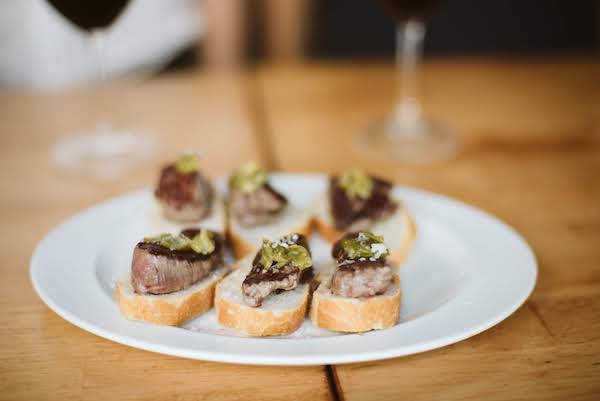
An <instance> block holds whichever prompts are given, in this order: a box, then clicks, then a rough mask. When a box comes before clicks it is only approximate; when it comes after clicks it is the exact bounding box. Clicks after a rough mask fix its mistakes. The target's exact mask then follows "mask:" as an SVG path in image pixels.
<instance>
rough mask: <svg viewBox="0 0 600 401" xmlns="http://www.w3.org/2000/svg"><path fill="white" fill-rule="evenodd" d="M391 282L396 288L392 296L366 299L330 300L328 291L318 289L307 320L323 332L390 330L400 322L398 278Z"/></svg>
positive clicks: (326, 288)
mask: <svg viewBox="0 0 600 401" xmlns="http://www.w3.org/2000/svg"><path fill="white" fill-rule="evenodd" d="M392 281H393V283H395V285H396V288H395V290H394V291H393V292H392V293H391V294H384V295H379V296H375V297H372V298H368V299H356V298H343V297H334V296H329V293H330V290H329V288H328V287H323V288H321V287H320V288H319V289H317V291H315V293H314V294H313V300H312V304H311V308H310V319H311V320H312V321H313V323H314V324H315V325H316V326H317V327H320V328H322V329H326V330H331V331H340V332H349V333H359V332H364V331H369V330H376V329H387V328H389V327H392V326H394V325H395V324H396V323H397V322H398V320H399V318H400V297H401V292H400V287H399V285H398V283H399V278H398V276H397V275H395V276H394V277H393V279H392ZM327 285H328V284H327V283H322V284H321V286H327Z"/></svg>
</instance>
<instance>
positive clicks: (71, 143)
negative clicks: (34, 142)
mask: <svg viewBox="0 0 600 401" xmlns="http://www.w3.org/2000/svg"><path fill="white" fill-rule="evenodd" d="M48 2H49V3H50V4H51V5H52V6H53V7H54V8H55V9H56V10H57V11H58V12H60V13H61V14H62V15H63V16H64V17H65V18H66V19H67V20H69V21H70V22H71V23H73V24H75V25H76V26H77V27H79V28H80V29H82V30H83V31H85V32H87V33H89V40H90V44H91V45H92V46H93V48H94V53H95V55H96V58H97V65H98V79H99V81H100V82H102V83H104V82H106V80H107V68H106V67H107V66H106V30H107V28H108V27H109V26H110V25H111V24H112V23H113V22H114V21H115V19H116V18H117V17H118V16H119V14H120V13H121V12H122V11H123V9H124V8H125V6H126V5H127V3H128V0H102V1H100V0H93V1H81V0H48ZM154 148H155V146H154V143H153V142H152V141H151V138H149V137H147V136H142V135H140V134H136V133H134V132H131V131H129V130H126V129H117V128H115V127H114V126H113V125H112V124H110V123H107V122H99V123H97V124H96V126H95V127H93V128H90V129H89V130H85V131H83V132H76V133H71V134H69V135H67V136H66V137H64V138H63V139H61V140H59V141H58V142H57V143H56V144H55V146H54V148H53V149H52V155H51V156H52V159H53V161H54V163H55V164H56V165H57V166H58V167H59V168H60V169H61V170H63V171H66V172H70V173H77V174H87V175H91V176H93V177H95V178H98V179H114V178H116V177H118V176H119V175H120V173H121V171H122V170H123V169H124V168H125V167H126V166H128V165H131V164H132V163H135V162H137V161H140V160H143V159H146V158H148V157H149V156H150V155H151V154H152V153H153V151H154Z"/></svg>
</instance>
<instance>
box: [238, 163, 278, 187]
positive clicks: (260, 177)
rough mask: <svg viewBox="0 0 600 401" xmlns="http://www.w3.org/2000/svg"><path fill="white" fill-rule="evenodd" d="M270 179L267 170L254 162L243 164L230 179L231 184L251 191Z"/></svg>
mask: <svg viewBox="0 0 600 401" xmlns="http://www.w3.org/2000/svg"><path fill="white" fill-rule="evenodd" d="M268 179H269V173H268V172H267V170H265V169H263V168H261V167H260V166H259V165H257V164H256V163H254V162H249V163H246V164H243V165H242V166H241V167H240V168H239V169H238V170H237V171H236V172H235V173H234V174H233V175H232V176H231V178H230V179H229V186H230V187H231V188H232V189H236V190H238V191H242V192H246V193H250V192H254V191H256V190H257V189H258V188H260V187H261V186H263V185H264V184H265V183H266V182H267V180H268Z"/></svg>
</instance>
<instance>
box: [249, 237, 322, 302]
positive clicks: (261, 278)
mask: <svg viewBox="0 0 600 401" xmlns="http://www.w3.org/2000/svg"><path fill="white" fill-rule="evenodd" d="M281 241H283V242H285V243H287V244H288V245H300V246H303V247H304V248H306V250H307V251H308V252H309V253H310V249H309V247H308V243H307V241H306V237H305V236H304V235H301V234H292V235H290V236H287V237H284V238H282V240H281ZM261 257H262V250H260V251H259V252H258V253H257V254H256V256H255V257H254V260H253V262H252V269H251V270H250V273H248V275H247V276H246V278H245V279H244V282H243V283H242V294H243V296H244V302H245V303H246V304H247V305H248V306H252V307H259V306H261V305H262V302H263V301H264V300H265V298H267V297H268V296H269V295H270V294H272V293H273V292H278V291H288V290H293V289H294V288H296V287H297V286H298V284H305V283H309V282H310V281H311V280H312V279H313V268H312V266H311V267H309V268H306V269H302V270H300V269H299V268H298V267H295V266H290V265H288V266H283V267H281V268H275V267H273V266H269V267H265V266H263V265H262V264H261V263H260V260H261Z"/></svg>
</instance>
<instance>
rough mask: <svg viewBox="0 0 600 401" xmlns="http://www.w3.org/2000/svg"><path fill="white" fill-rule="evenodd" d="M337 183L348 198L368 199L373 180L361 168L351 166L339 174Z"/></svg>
mask: <svg viewBox="0 0 600 401" xmlns="http://www.w3.org/2000/svg"><path fill="white" fill-rule="evenodd" d="M338 183H339V186H340V188H342V189H343V190H344V191H345V192H346V195H348V197H350V198H360V199H368V198H369V197H370V196H371V192H372V191H373V180H372V179H371V177H369V175H367V174H366V173H365V172H364V171H363V170H360V169H357V168H351V169H348V170H346V171H344V172H342V173H341V174H340V175H339V178H338Z"/></svg>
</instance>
